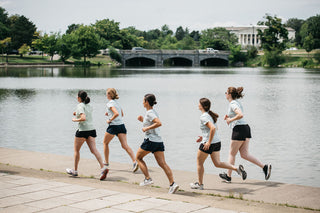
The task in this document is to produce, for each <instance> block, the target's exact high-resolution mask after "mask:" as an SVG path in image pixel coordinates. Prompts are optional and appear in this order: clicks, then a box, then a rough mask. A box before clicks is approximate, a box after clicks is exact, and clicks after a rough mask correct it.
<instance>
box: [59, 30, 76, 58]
mask: <svg viewBox="0 0 320 213" xmlns="http://www.w3.org/2000/svg"><path fill="white" fill-rule="evenodd" d="M74 43H75V42H74V41H73V37H72V35H71V34H64V35H62V37H61V38H58V41H57V50H58V53H59V56H60V59H61V60H62V61H63V62H66V60H67V59H68V58H70V57H71V55H72V45H73V44H74Z"/></svg>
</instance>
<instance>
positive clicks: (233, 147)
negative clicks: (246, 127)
mask: <svg viewBox="0 0 320 213" xmlns="http://www.w3.org/2000/svg"><path fill="white" fill-rule="evenodd" d="M243 143H244V141H236V140H231V144H230V151H229V163H230V164H231V165H234V163H235V161H236V155H237V153H238V151H239V149H240V147H241V145H242V144H243ZM231 173H232V170H231V169H229V170H228V176H229V177H231Z"/></svg>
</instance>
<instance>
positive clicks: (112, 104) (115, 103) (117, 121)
mask: <svg viewBox="0 0 320 213" xmlns="http://www.w3.org/2000/svg"><path fill="white" fill-rule="evenodd" d="M111 107H114V108H116V110H117V111H118V113H119V115H118V116H117V117H116V118H115V119H114V120H112V121H111V123H110V125H121V124H124V123H123V120H122V111H121V107H120V105H119V103H118V101H116V100H111V101H109V102H108V103H107V111H108V119H110V118H112V116H113V112H112V110H111Z"/></svg>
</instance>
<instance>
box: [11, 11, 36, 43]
mask: <svg viewBox="0 0 320 213" xmlns="http://www.w3.org/2000/svg"><path fill="white" fill-rule="evenodd" d="M10 18H11V17H10ZM11 21H12V24H11V26H12V27H11V38H12V47H13V49H18V48H19V47H21V46H22V45H23V44H27V45H31V43H32V39H33V35H34V33H35V31H36V29H37V28H36V26H35V25H34V24H33V23H32V22H31V21H29V19H27V18H26V17H25V16H13V17H12V18H11Z"/></svg>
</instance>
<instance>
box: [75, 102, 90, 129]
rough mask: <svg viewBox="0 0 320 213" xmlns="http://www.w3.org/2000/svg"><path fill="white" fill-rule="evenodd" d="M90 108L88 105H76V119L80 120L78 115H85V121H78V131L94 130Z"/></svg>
mask: <svg viewBox="0 0 320 213" xmlns="http://www.w3.org/2000/svg"><path fill="white" fill-rule="evenodd" d="M92 111H93V109H92V106H91V105H90V104H84V103H80V104H78V105H77V109H76V117H77V118H80V114H85V115H86V120H85V121H80V122H79V123H78V128H79V131H89V130H94V126H93V119H92Z"/></svg>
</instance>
